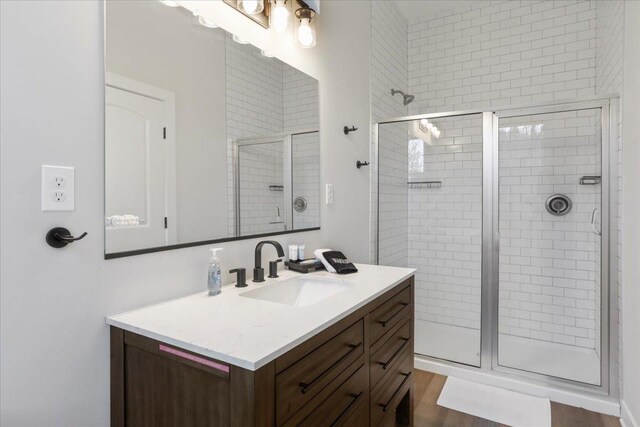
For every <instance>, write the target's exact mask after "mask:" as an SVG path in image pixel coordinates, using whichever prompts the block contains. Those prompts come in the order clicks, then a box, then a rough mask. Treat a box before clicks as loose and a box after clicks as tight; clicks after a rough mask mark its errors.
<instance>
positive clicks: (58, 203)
mask: <svg viewBox="0 0 640 427" xmlns="http://www.w3.org/2000/svg"><path fill="white" fill-rule="evenodd" d="M73 175H74V169H73V168H70V167H66V166H48V165H42V197H41V205H42V211H43V212H55V211H73V210H74V208H75V203H74V180H73Z"/></svg>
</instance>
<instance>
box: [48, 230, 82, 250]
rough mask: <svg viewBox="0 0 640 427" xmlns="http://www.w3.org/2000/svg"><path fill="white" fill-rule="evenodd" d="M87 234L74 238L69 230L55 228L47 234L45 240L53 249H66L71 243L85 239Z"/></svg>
mask: <svg viewBox="0 0 640 427" xmlns="http://www.w3.org/2000/svg"><path fill="white" fill-rule="evenodd" d="M86 235H87V233H86V232H84V233H82V234H81V235H80V236H78V237H73V236H72V235H71V233H70V232H69V230H67V229H66V228H63V227H54V228H52V229H51V230H49V232H48V233H47V236H46V237H45V240H46V241H47V243H48V244H49V246H51V247H52V248H58V249H59V248H64V247H65V246H67V245H68V244H69V243H73V242H75V241H76V240H82V239H84V236H86Z"/></svg>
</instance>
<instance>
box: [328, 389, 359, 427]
mask: <svg viewBox="0 0 640 427" xmlns="http://www.w3.org/2000/svg"><path fill="white" fill-rule="evenodd" d="M363 396H364V391H361V392H360V393H358V394H354V393H349V397H351V398H352V399H353V400H352V401H351V403H349V406H347V407H346V408H344V411H342V412H341V413H340V415H338V418H336V420H335V421H334V422H333V423H331V427H338V426H341V425H342V424H343V419H344V417H345V416H346V415H347V414H349V411H350V410H351V408H353V407H354V406H356V405H357V404H358V402H360V401H361V400H362V398H363Z"/></svg>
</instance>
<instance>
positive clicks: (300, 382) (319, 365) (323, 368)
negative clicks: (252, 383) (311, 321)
mask: <svg viewBox="0 0 640 427" xmlns="http://www.w3.org/2000/svg"><path fill="white" fill-rule="evenodd" d="M363 326H364V324H363V321H362V320H359V321H357V322H356V323H354V324H353V325H351V326H349V327H348V328H347V329H345V330H343V331H342V332H340V333H339V334H337V335H336V336H335V337H333V338H332V339H330V340H329V341H326V342H325V343H324V344H322V345H320V346H319V347H317V348H316V349H315V350H313V351H311V352H310V353H309V354H307V355H306V356H304V357H303V358H302V359H300V360H298V361H297V362H296V363H294V364H293V365H291V366H290V367H288V368H287V369H285V370H284V371H282V372H280V373H279V374H278V375H277V376H276V384H275V385H276V423H277V424H278V425H281V424H282V423H284V422H285V421H286V420H287V419H289V418H290V417H291V415H293V414H294V413H295V412H296V411H297V410H298V409H299V408H301V407H302V406H303V405H305V404H306V403H307V402H309V401H310V400H311V399H313V398H314V397H315V396H316V395H317V394H318V393H319V392H320V391H321V390H322V389H323V388H325V387H326V386H327V385H329V384H331V383H332V381H334V379H336V377H337V376H338V375H340V373H342V372H343V371H345V370H346V369H347V368H348V367H349V366H350V365H351V364H352V363H353V362H354V361H356V360H357V359H358V358H360V359H362V355H363V354H364V345H363V343H364V333H363ZM337 385H338V384H336V386H337Z"/></svg>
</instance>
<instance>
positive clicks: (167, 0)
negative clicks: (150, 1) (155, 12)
mask: <svg viewBox="0 0 640 427" xmlns="http://www.w3.org/2000/svg"><path fill="white" fill-rule="evenodd" d="M158 1H159V2H160V3H162V4H163V5H165V6H169V7H178V6H180V4H179V3H178V2H177V1H175V0H158Z"/></svg>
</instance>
